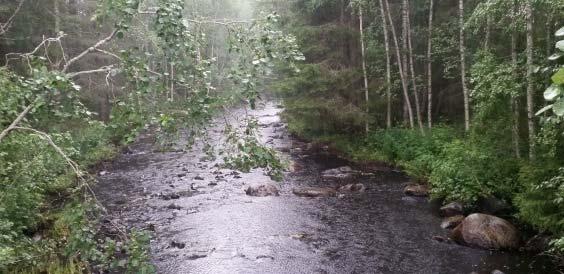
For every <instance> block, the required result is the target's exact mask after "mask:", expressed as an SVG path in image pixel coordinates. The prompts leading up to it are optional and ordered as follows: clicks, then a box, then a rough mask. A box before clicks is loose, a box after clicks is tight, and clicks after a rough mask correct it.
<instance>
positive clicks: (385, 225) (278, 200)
mask: <svg viewBox="0 0 564 274" xmlns="http://www.w3.org/2000/svg"><path fill="white" fill-rule="evenodd" d="M281 111H282V109H281V108H279V107H278V106H277V105H276V103H272V102H268V103H265V104H263V105H262V106H261V107H260V108H259V109H258V110H254V111H252V113H251V114H252V115H254V116H256V117H257V119H258V121H259V125H260V133H261V136H262V141H263V142H265V143H266V144H268V145H269V146H271V147H274V148H275V149H277V150H278V151H280V153H281V154H282V155H284V156H285V157H287V158H288V159H291V160H292V161H293V162H294V164H293V165H294V167H295V168H294V170H293V172H288V173H286V174H285V179H284V180H283V182H281V183H279V184H278V186H279V188H280V196H269V197H251V196H247V195H246V194H245V191H244V188H245V186H247V185H249V184H253V183H264V182H271V179H270V178H269V177H268V176H266V175H265V174H264V172H263V171H262V170H255V171H253V172H251V173H241V172H237V171H234V170H229V169H225V168H221V165H219V163H220V162H221V161H220V160H211V159H210V158H209V157H207V156H206V153H204V151H203V150H202V146H201V145H196V146H195V147H194V148H193V149H191V150H188V151H182V150H177V151H175V152H159V151H157V150H155V148H154V146H153V143H154V142H153V141H154V140H153V138H152V137H151V136H150V135H141V136H140V137H139V138H138V140H137V142H135V143H134V144H132V145H131V146H130V147H129V149H128V150H127V152H124V153H123V154H122V155H120V156H119V157H117V158H116V159H115V160H114V161H113V162H111V163H109V164H107V165H106V166H105V168H104V171H103V172H101V173H100V175H99V176H98V179H99V181H100V182H99V184H98V185H97V187H96V192H97V195H98V198H99V199H100V200H101V202H102V203H103V204H104V205H105V206H106V207H107V208H108V210H109V216H108V218H109V219H110V221H113V222H115V223H120V224H124V225H125V226H127V227H128V228H132V227H135V228H141V229H145V230H148V231H152V236H153V237H152V240H151V255H152V262H153V263H154V265H155V266H156V268H157V272H158V273H170V274H173V273H214V274H216V273H456V274H459V273H461V274H469V273H471V272H473V271H474V272H476V273H484V274H485V273H488V274H489V273H490V272H491V271H493V270H496V269H498V270H501V271H503V272H505V273H507V274H521V273H523V274H524V273H552V272H553V271H554V269H551V266H550V264H547V263H546V260H545V259H542V258H540V257H538V258H537V257H534V256H528V255H525V254H518V253H507V252H493V251H487V250H480V249H474V248H469V247H465V246H459V245H455V244H448V243H441V242H437V241H435V240H433V239H432V238H433V236H436V235H442V236H444V235H446V234H447V232H446V231H445V230H443V229H441V228H440V223H441V218H440V217H439V216H438V215H437V213H436V212H437V210H436V208H435V207H434V206H433V205H432V204H430V203H429V202H428V201H427V200H426V199H424V198H413V197H406V196H405V195H404V194H403V191H402V190H403V188H404V187H405V186H406V185H407V184H408V183H409V178H408V177H406V176H405V175H403V174H401V173H399V172H397V171H393V170H389V169H382V171H376V172H372V173H371V174H366V176H362V177H361V178H360V179H359V182H361V183H363V184H364V185H365V186H366V187H367V190H366V192H364V193H359V194H347V195H344V196H339V197H329V198H302V197H297V196H295V195H294V194H292V188H294V187H301V186H325V185H326V184H327V183H326V182H323V180H321V179H320V173H321V172H322V171H324V170H326V169H330V168H336V167H340V166H352V167H353V168H354V167H355V166H354V164H353V163H349V162H347V161H346V160H343V159H341V158H339V157H337V156H334V155H331V154H329V153H328V152H326V151H324V150H323V149H309V148H311V147H310V146H308V144H306V143H304V142H302V141H299V140H297V139H294V138H292V137H291V136H289V135H288V133H287V132H286V130H285V127H284V125H283V123H281V121H280V117H279V113H280V112H281ZM221 121H223V120H222V119H219V120H217V121H215V122H214V125H212V126H210V128H209V137H208V138H209V142H211V144H212V146H213V147H215V148H216V149H219V148H220V147H221V146H222V143H223V142H224V137H223V133H222V130H223V126H224V125H223V124H222V122H221ZM180 143H181V142H180Z"/></svg>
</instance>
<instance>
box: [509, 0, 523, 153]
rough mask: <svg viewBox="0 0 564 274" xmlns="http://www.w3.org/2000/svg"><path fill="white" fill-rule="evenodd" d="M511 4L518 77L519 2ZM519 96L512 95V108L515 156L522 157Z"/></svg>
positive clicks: (513, 55)
mask: <svg viewBox="0 0 564 274" xmlns="http://www.w3.org/2000/svg"><path fill="white" fill-rule="evenodd" d="M512 2H513V3H512V5H511V66H512V68H513V76H514V78H515V79H517V76H518V75H517V74H518V69H517V4H516V3H515V0H513V1H512ZM518 99H519V96H517V95H515V94H512V95H511V99H510V100H511V102H510V104H511V108H512V109H513V125H512V135H513V149H514V150H515V157H517V158H521V151H520V149H519V147H520V144H519V143H520V141H519V101H518Z"/></svg>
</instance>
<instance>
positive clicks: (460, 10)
mask: <svg viewBox="0 0 564 274" xmlns="http://www.w3.org/2000/svg"><path fill="white" fill-rule="evenodd" d="M458 16H459V28H460V76H461V81H462V95H463V96H464V129H465V130H466V131H469V130H470V98H469V94H468V86H467V84H466V46H465V43H464V29H465V27H464V0H459V1H458Z"/></svg>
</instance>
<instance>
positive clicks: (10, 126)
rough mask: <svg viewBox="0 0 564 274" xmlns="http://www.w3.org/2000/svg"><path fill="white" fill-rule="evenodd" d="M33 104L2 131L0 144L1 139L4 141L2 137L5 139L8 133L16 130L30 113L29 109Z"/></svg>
mask: <svg viewBox="0 0 564 274" xmlns="http://www.w3.org/2000/svg"><path fill="white" fill-rule="evenodd" d="M33 105H34V104H33V103H31V104H29V105H28V106H27V107H26V108H25V109H24V110H23V111H22V112H21V113H20V114H19V115H18V117H16V119H15V120H14V121H13V122H12V123H11V124H10V125H9V126H8V127H7V128H6V129H4V130H3V131H2V133H0V142H2V139H4V137H6V135H8V133H10V131H12V130H14V129H15V128H17V126H18V124H19V123H20V122H21V121H22V119H23V118H24V117H25V116H26V115H27V114H28V113H29V111H31V109H32V108H33Z"/></svg>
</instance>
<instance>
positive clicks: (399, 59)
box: [384, 0, 415, 128]
mask: <svg viewBox="0 0 564 274" xmlns="http://www.w3.org/2000/svg"><path fill="white" fill-rule="evenodd" d="M384 3H385V11H386V15H387V17H388V21H389V22H390V30H391V31H392V40H393V41H394V45H395V46H396V58H397V62H396V63H397V64H398V70H399V74H400V79H401V85H402V88H403V97H404V100H405V105H406V108H407V113H408V118H409V126H410V127H411V128H414V126H415V125H414V122H413V110H412V109H411V100H410V99H409V87H408V84H407V76H406V73H405V67H404V66H403V65H402V63H403V62H402V55H401V53H400V47H399V42H398V37H397V34H396V27H395V26H394V20H393V19H392V14H391V12H390V3H389V1H388V0H385V1H384Z"/></svg>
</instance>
